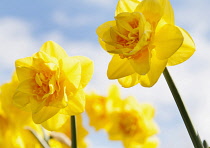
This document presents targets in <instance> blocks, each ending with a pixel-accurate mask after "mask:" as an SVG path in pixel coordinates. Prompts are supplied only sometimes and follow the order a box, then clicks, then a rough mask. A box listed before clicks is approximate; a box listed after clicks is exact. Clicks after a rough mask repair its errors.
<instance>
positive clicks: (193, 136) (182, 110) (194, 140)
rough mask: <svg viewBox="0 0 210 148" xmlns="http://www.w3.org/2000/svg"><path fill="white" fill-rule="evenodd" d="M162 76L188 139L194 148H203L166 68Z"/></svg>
mask: <svg viewBox="0 0 210 148" xmlns="http://www.w3.org/2000/svg"><path fill="white" fill-rule="evenodd" d="M163 75H164V77H165V79H166V81H167V84H168V86H169V88H170V90H171V93H172V95H173V97H174V100H175V102H176V104H177V107H178V109H179V112H180V114H181V116H182V119H183V121H184V123H185V126H186V128H187V131H188V133H189V135H190V138H191V140H192V143H193V145H194V147H195V148H204V147H203V145H202V142H201V140H200V137H199V135H198V133H197V132H196V131H195V129H194V127H193V124H192V122H191V120H190V117H189V115H188V113H187V110H186V108H185V106H184V103H183V101H182V98H181V96H180V94H179V92H178V90H177V88H176V86H175V84H174V82H173V80H172V78H171V76H170V74H169V72H168V70H167V68H166V69H165V70H164V72H163Z"/></svg>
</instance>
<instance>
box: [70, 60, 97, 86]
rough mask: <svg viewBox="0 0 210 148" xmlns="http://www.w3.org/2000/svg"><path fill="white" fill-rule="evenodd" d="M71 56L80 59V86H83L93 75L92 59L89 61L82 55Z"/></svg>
mask: <svg viewBox="0 0 210 148" xmlns="http://www.w3.org/2000/svg"><path fill="white" fill-rule="evenodd" d="M72 58H75V59H77V60H79V61H80V63H81V68H82V75H81V82H80V83H81V85H82V87H85V86H86V85H87V84H88V82H89V81H90V80H91V78H92V75H93V69H94V68H93V61H91V60H90V59H89V58H87V57H84V56H74V57H72Z"/></svg>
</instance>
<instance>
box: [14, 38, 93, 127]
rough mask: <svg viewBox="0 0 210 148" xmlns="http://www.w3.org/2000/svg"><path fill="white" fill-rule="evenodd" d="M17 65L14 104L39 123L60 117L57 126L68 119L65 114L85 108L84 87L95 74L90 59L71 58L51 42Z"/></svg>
mask: <svg viewBox="0 0 210 148" xmlns="http://www.w3.org/2000/svg"><path fill="white" fill-rule="evenodd" d="M15 66H16V73H17V76H18V80H19V85H18V87H17V89H16V92H15V94H14V96H13V100H14V103H15V104H16V105H17V106H19V107H20V108H24V109H26V110H29V111H31V112H32V118H33V121H34V122H35V123H37V124H39V123H42V124H43V125H44V126H45V127H47V125H48V119H52V120H54V121H56V119H59V120H57V122H56V123H55V126H56V125H57V124H59V123H64V122H65V121H66V119H64V117H65V115H75V114H79V113H81V112H83V111H84V108H85V94H84V91H83V88H84V87H85V86H86V85H87V84H88V82H89V81H90V79H91V77H92V73H93V62H92V61H91V60H90V59H88V58H86V57H82V56H74V57H70V56H68V55H67V53H66V52H65V50H64V49H63V48H62V47H60V46H59V45H58V44H56V43H55V42H53V41H48V42H46V43H44V44H43V46H42V47H41V49H40V51H39V52H37V53H35V54H34V55H32V56H31V57H26V58H22V59H18V60H16V62H15ZM66 118H68V116H66ZM60 125H61V124H60Z"/></svg>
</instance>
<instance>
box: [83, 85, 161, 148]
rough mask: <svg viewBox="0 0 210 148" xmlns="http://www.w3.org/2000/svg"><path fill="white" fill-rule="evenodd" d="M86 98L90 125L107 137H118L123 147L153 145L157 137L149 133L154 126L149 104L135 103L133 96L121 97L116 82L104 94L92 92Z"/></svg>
mask: <svg viewBox="0 0 210 148" xmlns="http://www.w3.org/2000/svg"><path fill="white" fill-rule="evenodd" d="M86 99H87V100H86V112H87V115H88V117H89V123H90V125H91V126H93V127H94V128H95V129H96V130H101V129H104V130H105V131H107V133H108V135H109V139H110V140H120V141H122V142H123V145H124V146H125V148H156V147H157V145H158V140H157V138H155V137H153V136H154V135H155V134H156V133H157V132H158V127H157V125H156V124H155V122H154V120H153V118H154V108H153V107H152V106H151V105H149V104H139V103H138V102H137V101H136V100H135V99H134V98H133V97H128V98H126V99H124V100H122V99H121V97H120V92H119V88H118V87H117V86H116V85H112V86H111V87H110V89H109V95H108V96H107V97H106V96H101V95H97V94H95V93H92V94H87V95H86Z"/></svg>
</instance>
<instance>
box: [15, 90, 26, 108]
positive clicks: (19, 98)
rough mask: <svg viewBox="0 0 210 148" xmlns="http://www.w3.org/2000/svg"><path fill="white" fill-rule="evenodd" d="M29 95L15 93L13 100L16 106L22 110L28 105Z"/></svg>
mask: <svg viewBox="0 0 210 148" xmlns="http://www.w3.org/2000/svg"><path fill="white" fill-rule="evenodd" d="M29 99H30V95H28V94H26V93H22V92H20V91H16V92H15V94H14V96H13V100H14V103H15V105H16V106H18V107H20V108H23V107H25V106H26V105H27V104H28V103H30V100H29Z"/></svg>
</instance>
